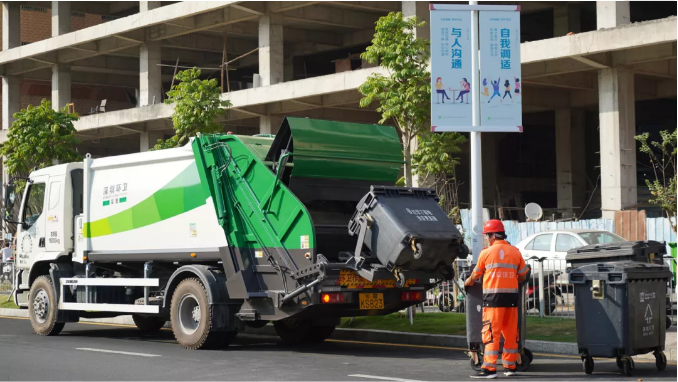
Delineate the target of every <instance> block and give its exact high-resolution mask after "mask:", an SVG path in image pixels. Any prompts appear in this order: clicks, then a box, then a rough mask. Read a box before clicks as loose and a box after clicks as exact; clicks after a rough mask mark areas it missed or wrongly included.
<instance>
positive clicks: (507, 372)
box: [504, 369, 518, 377]
mask: <svg viewBox="0 0 678 382" xmlns="http://www.w3.org/2000/svg"><path fill="white" fill-rule="evenodd" d="M504 375H505V376H507V377H515V376H517V375H518V374H516V371H515V370H511V369H505V370H504Z"/></svg>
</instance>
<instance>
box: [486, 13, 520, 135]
mask: <svg viewBox="0 0 678 382" xmlns="http://www.w3.org/2000/svg"><path fill="white" fill-rule="evenodd" d="M479 13H480V14H479V24H480V82H481V86H480V89H481V92H480V116H481V117H480V125H481V126H512V127H517V126H522V125H523V122H522V121H523V113H522V103H523V97H522V92H521V91H522V86H521V85H522V84H521V82H520V75H521V74H520V12H498V11H481V12H479Z"/></svg>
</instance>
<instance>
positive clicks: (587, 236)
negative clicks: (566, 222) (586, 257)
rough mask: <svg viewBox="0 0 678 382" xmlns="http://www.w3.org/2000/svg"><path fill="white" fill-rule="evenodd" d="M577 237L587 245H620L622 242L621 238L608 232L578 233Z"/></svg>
mask: <svg viewBox="0 0 678 382" xmlns="http://www.w3.org/2000/svg"><path fill="white" fill-rule="evenodd" d="M579 236H580V237H581V238H582V239H584V241H585V242H587V243H588V244H589V245H593V244H609V243H621V242H623V241H626V240H624V239H623V238H621V237H619V236H617V235H615V234H613V233H610V232H580V233H579Z"/></svg>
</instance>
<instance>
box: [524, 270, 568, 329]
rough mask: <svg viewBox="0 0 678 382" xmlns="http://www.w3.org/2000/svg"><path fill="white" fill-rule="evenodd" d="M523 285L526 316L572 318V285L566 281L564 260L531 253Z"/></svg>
mask: <svg viewBox="0 0 678 382" xmlns="http://www.w3.org/2000/svg"><path fill="white" fill-rule="evenodd" d="M525 263H527V265H529V266H530V268H531V269H532V272H531V273H530V277H529V280H528V281H527V287H526V288H525V295H526V296H525V305H526V306H525V308H526V309H527V315H528V316H537V317H569V318H574V289H573V287H572V284H569V283H568V281H567V269H566V268H567V264H566V262H565V260H560V259H545V258H538V257H531V258H528V259H526V261H525Z"/></svg>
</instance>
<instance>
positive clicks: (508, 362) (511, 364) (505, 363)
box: [501, 360, 516, 366]
mask: <svg viewBox="0 0 678 382" xmlns="http://www.w3.org/2000/svg"><path fill="white" fill-rule="evenodd" d="M501 363H502V364H504V366H515V364H516V363H515V362H514V361H504V360H502V361H501Z"/></svg>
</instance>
